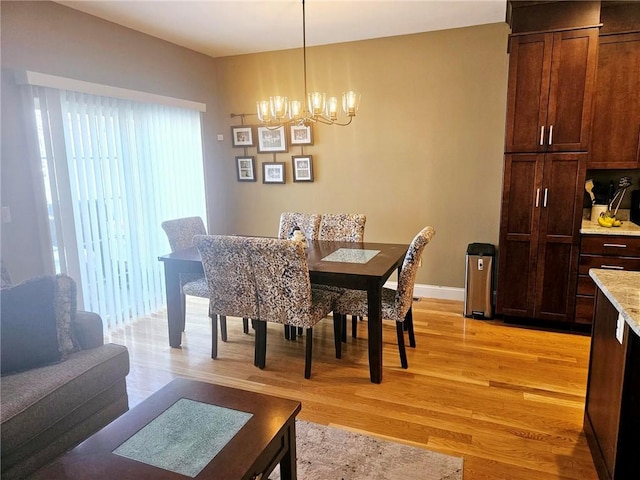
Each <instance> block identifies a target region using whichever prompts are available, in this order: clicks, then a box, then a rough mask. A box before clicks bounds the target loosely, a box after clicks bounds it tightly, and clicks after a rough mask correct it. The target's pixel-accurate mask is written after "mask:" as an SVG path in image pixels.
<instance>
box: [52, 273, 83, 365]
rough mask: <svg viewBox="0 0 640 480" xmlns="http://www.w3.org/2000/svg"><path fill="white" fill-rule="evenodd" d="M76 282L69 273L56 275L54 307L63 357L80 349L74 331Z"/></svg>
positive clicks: (59, 344) (59, 345)
mask: <svg viewBox="0 0 640 480" xmlns="http://www.w3.org/2000/svg"><path fill="white" fill-rule="evenodd" d="M76 296H77V291H76V282H75V281H74V280H73V278H71V277H69V276H68V275H56V283H55V290H54V309H55V315H56V329H57V332H58V347H59V350H60V353H62V356H63V358H64V357H66V356H67V355H68V354H70V353H71V352H74V351H76V350H78V349H79V344H78V341H77V340H76V338H75V335H74V333H73V328H72V327H71V326H72V324H73V323H74V322H75V319H76V310H77V304H76Z"/></svg>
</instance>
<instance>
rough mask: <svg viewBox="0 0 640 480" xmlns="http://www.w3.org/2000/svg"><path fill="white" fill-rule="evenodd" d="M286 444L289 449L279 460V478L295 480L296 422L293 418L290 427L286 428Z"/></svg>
mask: <svg viewBox="0 0 640 480" xmlns="http://www.w3.org/2000/svg"><path fill="white" fill-rule="evenodd" d="M285 435H287V437H288V439H287V443H288V445H289V448H288V449H287V451H286V452H285V454H284V457H282V460H280V478H281V479H282V480H296V479H297V478H298V470H297V467H296V422H295V418H292V419H291V422H290V426H289V428H287V433H285Z"/></svg>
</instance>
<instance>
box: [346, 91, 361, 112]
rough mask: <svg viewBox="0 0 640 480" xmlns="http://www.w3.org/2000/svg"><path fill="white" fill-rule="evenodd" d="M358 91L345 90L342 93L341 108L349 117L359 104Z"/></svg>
mask: <svg viewBox="0 0 640 480" xmlns="http://www.w3.org/2000/svg"><path fill="white" fill-rule="evenodd" d="M360 97H361V95H360V92H353V91H349V92H345V93H343V94H342V110H344V113H346V114H347V115H349V116H350V117H355V116H356V113H357V112H358V107H359V106H360Z"/></svg>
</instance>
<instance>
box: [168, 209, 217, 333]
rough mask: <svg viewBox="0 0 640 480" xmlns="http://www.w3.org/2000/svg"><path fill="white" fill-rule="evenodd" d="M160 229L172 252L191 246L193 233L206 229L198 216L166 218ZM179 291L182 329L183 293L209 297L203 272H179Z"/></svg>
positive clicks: (183, 315) (205, 230)
mask: <svg viewBox="0 0 640 480" xmlns="http://www.w3.org/2000/svg"><path fill="white" fill-rule="evenodd" d="M161 226H162V229H163V230H164V231H165V233H166V234H167V238H168V239H169V246H170V247H171V251H172V252H176V251H178V250H184V249H185V248H189V247H192V246H193V237H194V235H206V234H207V229H206V228H205V226H204V222H203V221H202V219H201V218H200V217H185V218H176V219H174V220H166V221H164V222H162V224H161ZM180 291H181V294H182V295H181V299H182V331H184V325H185V300H184V296H185V295H192V296H194V297H201V298H209V287H207V282H206V280H205V279H204V275H203V274H199V273H183V274H180Z"/></svg>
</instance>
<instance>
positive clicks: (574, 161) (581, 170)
mask: <svg viewBox="0 0 640 480" xmlns="http://www.w3.org/2000/svg"><path fill="white" fill-rule="evenodd" d="M586 157H587V154H586V153H555V154H551V153H549V154H546V155H545V158H544V173H543V180H542V189H541V207H540V233H539V235H538V261H537V279H536V302H535V309H534V317H535V318H541V319H545V320H556V321H569V320H573V312H574V308H575V293H576V279H577V273H578V259H579V250H580V222H581V219H582V198H583V190H582V188H583V185H584V175H585V168H586V160H587V158H586Z"/></svg>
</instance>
